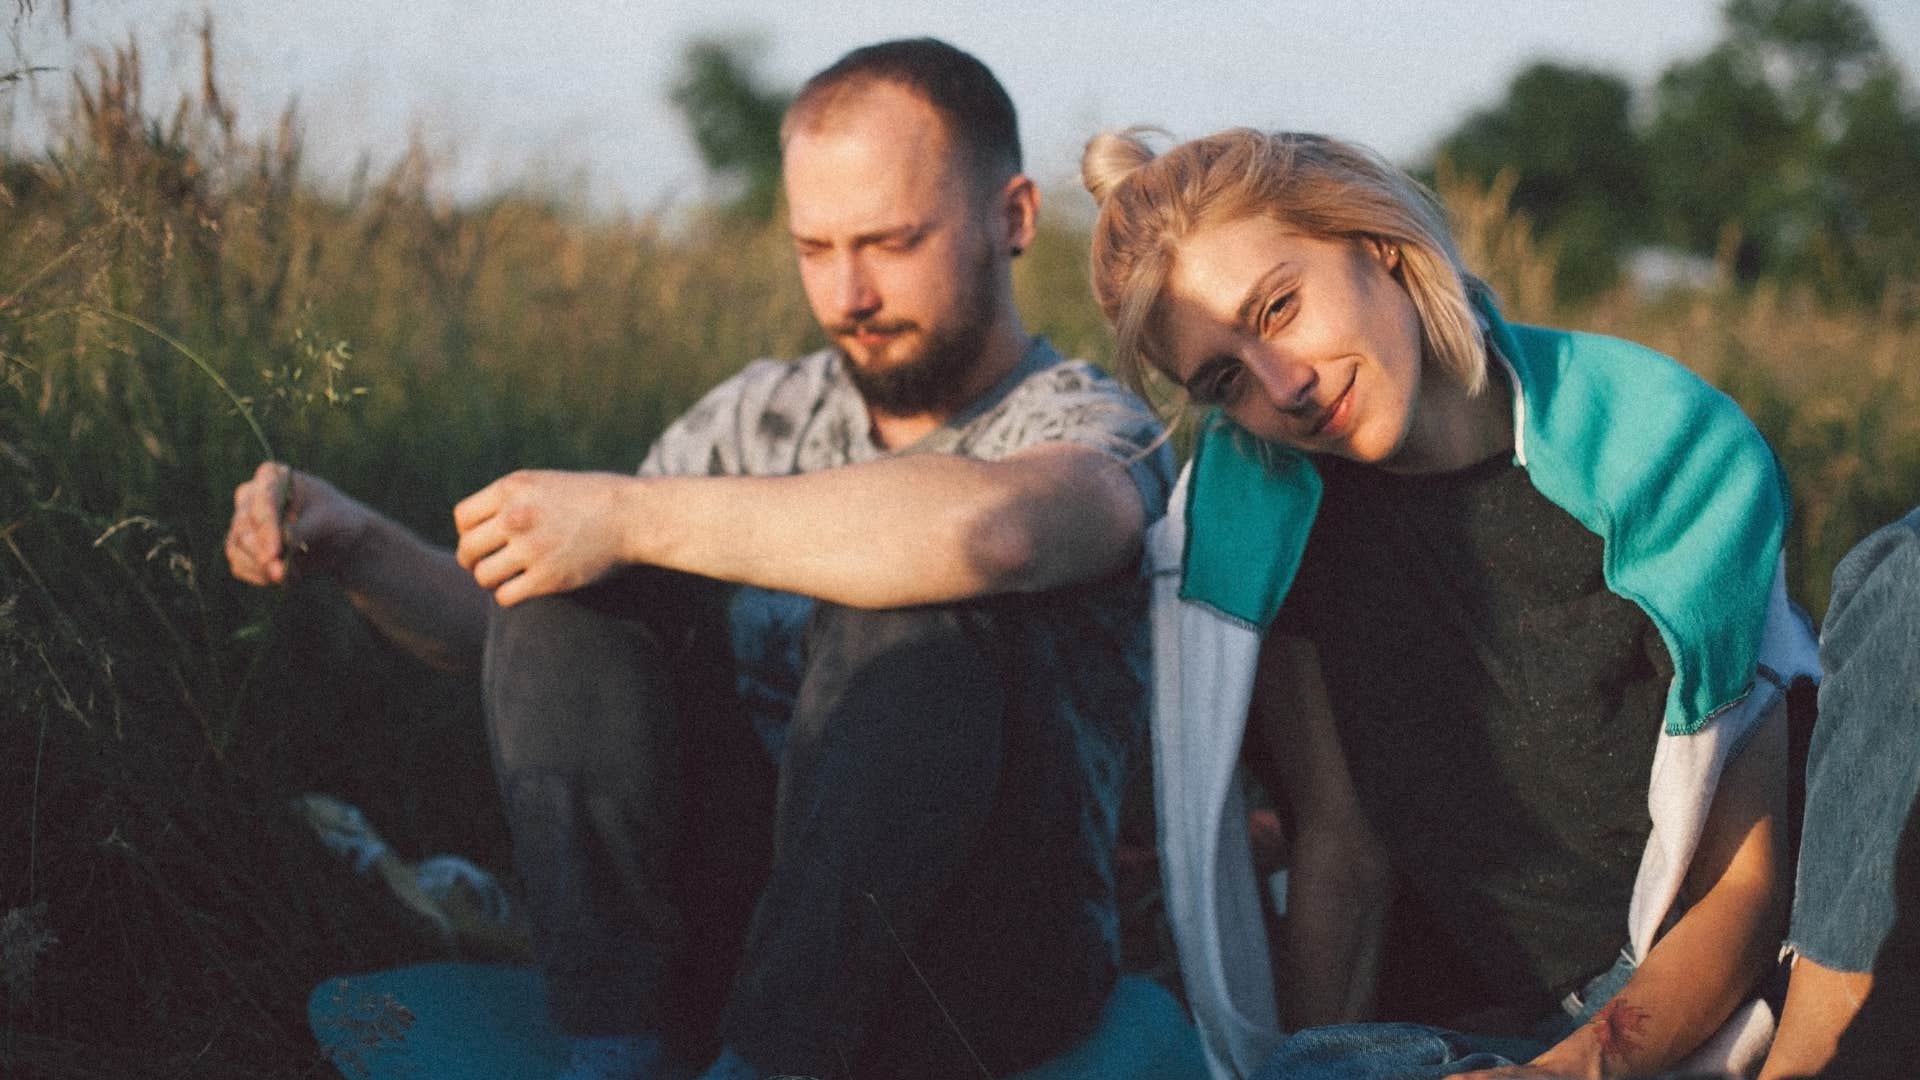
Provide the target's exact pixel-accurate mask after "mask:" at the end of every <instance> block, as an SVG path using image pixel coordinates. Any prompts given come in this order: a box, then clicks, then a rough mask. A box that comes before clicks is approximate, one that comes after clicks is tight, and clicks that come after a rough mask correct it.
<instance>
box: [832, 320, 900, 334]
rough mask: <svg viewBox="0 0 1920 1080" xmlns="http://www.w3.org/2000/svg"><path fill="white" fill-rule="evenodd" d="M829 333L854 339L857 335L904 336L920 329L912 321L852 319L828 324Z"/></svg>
mask: <svg viewBox="0 0 1920 1080" xmlns="http://www.w3.org/2000/svg"><path fill="white" fill-rule="evenodd" d="M826 329H827V333H829V334H832V335H833V336H834V337H853V336H854V335H856V334H903V333H906V332H907V331H908V330H917V329H919V324H917V323H915V322H914V321H913V320H912V319H894V320H892V321H890V322H883V321H880V320H877V319H850V320H847V321H845V322H836V323H828V324H827V328H826Z"/></svg>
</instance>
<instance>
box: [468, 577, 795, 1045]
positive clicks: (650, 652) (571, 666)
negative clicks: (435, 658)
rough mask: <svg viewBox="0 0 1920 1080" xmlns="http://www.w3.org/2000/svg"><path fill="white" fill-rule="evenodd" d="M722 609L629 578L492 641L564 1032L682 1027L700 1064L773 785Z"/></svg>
mask: <svg viewBox="0 0 1920 1080" xmlns="http://www.w3.org/2000/svg"><path fill="white" fill-rule="evenodd" d="M723 596H724V593H723V591H722V590H721V587H719V586H717V585H716V584H715V583H711V582H705V581H702V580H701V579H697V578H689V577H687V576H685V575H675V574H671V573H669V572H665V571H654V570H642V571H633V572H628V573H623V574H620V575H617V576H616V577H614V578H612V579H609V580H608V581H606V582H603V583H601V584H598V585H595V586H591V587H589V588H587V589H583V590H579V591H576V592H573V593H568V594H564V595H558V596H546V597H540V598H537V599H534V600H529V601H526V602H524V603H521V604H518V605H516V606H514V607H512V608H506V609H496V611H495V613H494V615H493V618H492V620H491V622H490V625H489V628H488V636H487V647H486V656H485V662H484V667H483V693H484V702H485V713H486V719H487V727H488V739H489V744H490V746H491V749H492V754H493V761H494V768H495V773H496V777H497V779H498V781H499V784H500V791H501V796H502V799H503V800H504V804H505V808H506V814H507V820H508V826H509V828H510V830H511V833H512V838H513V849H514V863H515V868H516V870H517V872H518V874H519V877H520V880H521V885H522V887H523V889H524V890H525V893H526V904H527V914H528V920H529V923H530V926H531V929H532V934H533V944H534V951H535V955H536V959H537V961H538V963H539V966H540V968H541V971H542V974H543V977H544V982H545V985H546V990H547V997H548V1005H549V1010H550V1012H551V1014H552V1016H553V1019H554V1021H555V1023H556V1024H557V1025H558V1026H559V1027H560V1028H561V1029H562V1030H565V1031H568V1032H569V1033H572V1034H579V1035H599V1034H619V1033H628V1032H636V1031H648V1030H651V1031H662V1030H664V1031H666V1032H667V1033H669V1034H674V1033H675V1032H677V1031H679V1030H680V1029H683V1028H684V1029H688V1030H690V1031H692V1032H693V1033H694V1034H693V1035H692V1036H691V1037H692V1038H694V1039H695V1046H696V1047H697V1046H698V1045H699V1043H698V1040H699V1038H700V1035H699V1030H700V1029H701V1028H702V1027H703V1026H704V1027H706V1028H710V1027H711V1025H712V1020H713V1014H714V1013H716V1012H717V1010H718V1007H719V1004H720V1002H721V1000H722V999H723V995H724V992H725V986H726V985H727V983H728V981H729V979H730V977H731V972H732V955H733V953H734V950H736V949H737V941H738V939H739V934H740V932H741V928H742V927H743V926H744V922H745V918H746V914H747V912H748V911H749V910H750V907H751V898H752V896H753V895H754V893H755V891H756V890H757V888H758V885H759V882H760V880H761V878H762V876H763V875H764V872H765V866H766V860H767V854H766V846H767V845H766V842H765V840H764V833H765V828H766V824H765V823H766V819H767V815H768V814H769V813H770V805H771V790H772V774H771V767H770V766H769V765H767V764H766V762H765V760H764V757H763V755H762V754H760V753H759V751H758V747H757V745H756V744H755V740H754V739H753V737H752V734H751V732H750V731H749V730H748V729H747V727H746V724H745V722H744V720H743V719H741V718H740V717H739V715H738V714H739V709H738V707H737V703H735V702H734V701H733V700H732V687H731V677H732V676H731V666H730V664H729V663H728V662H727V659H726V657H727V645H726V638H725V632H724V625H723V623H722V621H721V617H720V614H719V612H720V610H721V608H720V602H721V600H722V598H723ZM756 764H757V765H758V766H759V767H758V768H757V769H756ZM756 803H757V804H758V806H756ZM716 834H717V835H716ZM690 897H692V898H696V900H695V902H693V903H689V902H688V900H689V898H690ZM729 924H730V925H729ZM703 1010H704V1011H705V1013H706V1014H707V1015H706V1016H704V1017H702V1016H700V1015H699V1014H700V1012H702V1011H703ZM694 1052H698V1050H697V1049H696V1050H695V1051H694Z"/></svg>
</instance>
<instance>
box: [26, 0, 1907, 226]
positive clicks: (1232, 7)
mask: <svg viewBox="0 0 1920 1080" xmlns="http://www.w3.org/2000/svg"><path fill="white" fill-rule="evenodd" d="M1858 2H1860V4H1861V6H1862V7H1863V8H1864V9H1866V10H1867V12H1868V13H1869V15H1870V17H1871V18H1872V19H1873V21H1874V23H1875V26H1876V28H1877V29H1878V30H1879V32H1880V34H1881V37H1882V39H1883V40H1884V41H1885V42H1886V43H1887V45H1888V46H1889V48H1890V49H1891V51H1892V52H1893V53H1894V55H1895V56H1896V57H1898V58H1899V60H1900V62H1901V63H1902V65H1903V66H1904V67H1905V69H1906V72H1907V74H1908V76H1909V79H1910V80H1912V79H1914V78H1915V77H1916V75H1917V74H1920V3H1916V2H1915V0H1858ZM18 3H19V0H15V4H14V5H8V6H9V7H12V6H17V4H18ZM72 5H73V9H74V10H73V32H72V34H71V35H68V34H67V33H66V32H65V31H64V30H63V29H62V28H61V26H60V21H59V18H58V11H59V6H60V0H34V3H33V10H32V11H31V13H29V14H28V15H26V16H25V17H24V19H23V18H22V17H21V16H19V15H18V14H15V15H14V16H13V18H12V19H11V26H12V31H13V32H12V38H13V42H12V48H13V50H14V57H13V62H12V63H7V62H5V61H4V60H0V70H7V69H12V68H15V67H18V66H20V58H21V57H24V58H25V60H26V61H28V62H31V63H33V64H36V65H52V66H55V67H59V68H62V69H71V68H72V67H73V66H74V65H75V64H77V63H80V62H82V61H83V60H84V57H85V56H86V54H87V51H88V50H89V49H93V48H96V47H99V46H102V45H108V44H112V43H116V42H124V41H125V40H127V39H128V37H129V36H132V37H133V38H134V39H136V40H137V41H138V42H139V43H140V46H141V49H142V53H143V60H144V64H143V67H144V70H145V73H146V83H147V102H148V105H149V107H150V108H155V109H158V108H159V107H160V106H161V105H162V104H163V103H168V102H171V101H172V100H174V99H175V98H176V96H177V95H178V93H179V92H180V90H181V89H184V88H190V87H196V86H197V85H198V83H199V79H200V61H199V45H198V42H197V40H196V38H195V36H194V31H195V28H196V27H197V26H198V25H199V23H200V20H201V19H202V18H203V17H204V16H205V15H206V14H209V13H210V14H211V15H212V17H213V20H214V25H215V29H216V36H217V39H218V44H219V49H218V53H219V80H220V84H221V87H222V89H223V91H224V94H225V96H226V98H227V99H228V101H229V103H230V104H232V105H233V106H234V107H235V108H236V110H237V112H238V115H239V123H240V126H241V127H242V128H243V129H245V130H249V131H264V130H270V129H271V128H272V127H274V126H275V125H276V124H277V122H278V119H279V116H280V113H281V112H282V110H283V109H284V108H285V107H286V106H287V104H288V103H289V102H293V103H296V104H297V110H298V116H299V118H300V120H301V123H302V127H303V130H304V145H305V150H306V161H307V164H308V167H309V170H310V172H311V173H312V174H313V175H314V176H315V177H316V178H318V179H320V180H321V181H323V182H340V181H341V180H342V179H343V178H344V177H346V176H348V175H350V174H351V173H352V171H353V169H354V167H355V166H356V164H357V163H359V162H360V161H361V160H363V159H365V160H367V161H369V162H370V163H371V164H372V165H373V167H374V168H375V169H376V170H378V169H379V168H380V167H381V166H383V165H384V164H388V163H391V162H392V161H393V160H395V159H396V158H397V157H399V156H400V155H401V154H402V153H403V152H404V151H405V149H406V147H407V145H408V143H409V140H410V139H414V138H418V139H420V140H421V141H422V143H423V144H424V146H425V147H426V148H427V149H428V150H429V151H430V152H431V153H432V154H433V155H434V157H435V158H436V159H437V161H438V163H439V164H440V166H441V168H440V169H439V170H438V171H437V175H438V176H439V177H440V178H441V182H442V183H443V184H444V187H445V193H446V194H447V195H449V196H451V197H455V198H471V197H475V196H478V195H482V194H485V193H487V192H489V191H496V190H499V189H501V188H504V187H508V186H514V185H521V186H532V187H535V188H538V189H541V190H544V191H548V192H554V193H559V194H563V195H566V196H568V197H572V198H576V199H578V200H580V201H582V202H584V203H585V204H586V205H588V206H591V207H594V208H596V209H621V208H625V209H630V210H634V211H638V212H646V211H650V210H655V209H662V208H671V207H673V206H676V205H686V204H688V203H690V202H693V201H695V200H698V199H700V198H702V197H704V196H708V195H711V194H713V192H714V189H713V188H712V186H711V184H710V181H709V180H708V178H707V177H706V176H705V175H704V173H703V171H702V169H701V167H700V164H699V159H698V156H697V155H696V153H695V151H694V148H693V145H692V143H691V141H690V140H689V138H688V137H687V135H686V132H685V130H684V128H683V127H682V126H681V124H680V121H679V117H678V115H677V114H676V113H675V112H674V111H673V109H672V106H671V105H670V104H669V102H668V100H667V89H668V87H670V86H671V85H672V82H673V78H674V74H675V70H676V63H677V60H678V57H679V55H680V51H681V49H682V48H683V46H684V45H685V43H686V42H687V41H689V40H690V39H692V38H695V37H699V36H715V35H720V36H745V37H747V38H748V39H749V40H752V41H755V42H757V47H758V49H759V54H758V55H759V57H760V65H761V71H762V72H763V74H764V76H765V77H766V79H767V80H768V81H769V82H770V83H773V84H776V85H782V86H787V87H791V86H793V85H796V84H798V83H799V82H800V81H802V80H803V79H805V78H806V76H807V75H809V74H811V73H812V72H813V71H815V70H817V69H819V68H821V67H824V66H825V65H826V64H828V63H830V62H831V61H832V60H833V59H834V58H836V57H838V56H839V55H840V54H841V53H843V52H845V51H846V50H848V49H850V48H853V47H855V46H858V45H862V44H866V43H869V42H872V41H877V40H883V39H885V38H890V37H900V36H907V35H917V34H931V35H934V36H936V37H941V38H945V39H946V40H948V41H951V42H953V43H954V44H956V45H959V46H960V47H962V48H964V49H967V50H968V51H970V52H972V53H974V54H975V55H976V56H978V57H980V58H981V59H982V60H984V61H985V62H986V63H987V64H988V66H990V67H991V68H993V70H994V71H995V72H996V73H997V74H998V75H999V77H1000V79H1001V81H1002V82H1003V83H1005V84H1006V86H1007V89H1008V92H1009V93H1010V94H1011V95H1012V97H1013V99H1014V102H1015V104H1016V105H1017V107H1018V108H1019V110H1020V114H1021V127H1022V134H1023V137H1024V140H1025V143H1026V151H1027V159H1028V166H1029V170H1028V171H1029V172H1031V173H1032V174H1033V175H1034V176H1035V177H1036V178H1037V179H1038V180H1039V181H1040V182H1041V185H1042V189H1043V191H1044V192H1045V193H1046V195H1047V197H1048V198H1049V199H1052V200H1054V201H1055V203H1056V205H1064V206H1066V207H1067V208H1069V209H1071V208H1072V207H1074V206H1078V205H1081V204H1082V203H1084V204H1085V205H1087V206H1090V205H1091V204H1090V200H1087V197H1086V196H1085V194H1084V193H1083V192H1081V191H1080V189H1079V186H1078V184H1077V183H1076V182H1075V179H1074V177H1075V176H1076V162H1077V160H1078V156H1079V151H1080V147H1081V146H1082V145H1083V144H1084V142H1085V141H1086V138H1087V137H1088V136H1089V135H1091V134H1092V133H1094V132H1095V131H1098V130H1101V129H1104V128H1109V127H1116V126H1122V125H1127V124H1136V123H1147V124H1154V125H1157V126H1160V127H1163V128H1166V129H1168V130H1169V131H1171V132H1172V133H1173V134H1174V135H1176V136H1178V137H1183V138H1184V137H1192V136H1197V135H1203V134H1207V133H1209V132H1211V131H1215V130H1218V129H1220V128H1223V127H1228V126H1233V125H1239V124H1246V125H1252V126H1255V127H1265V128H1294V129H1301V130H1314V131H1322V132H1326V133H1329V134H1336V135H1341V136H1344V137H1346V138H1350V139H1355V140H1358V141H1360V142H1364V143H1367V144H1369V145H1371V146H1373V147H1374V148H1376V149H1378V150H1379V151H1381V152H1382V153H1384V154H1386V155H1387V156H1388V157H1389V158H1392V159H1394V160H1397V161H1401V162H1405V163H1411V162H1414V161H1416V160H1418V159H1420V158H1422V157H1423V156H1424V155H1426V154H1427V153H1428V152H1429V151H1430V150H1431V149H1432V147H1433V146H1434V145H1435V143H1437V142H1438V140H1439V139H1440V138H1441V136H1443V135H1444V134H1445V133H1446V132H1447V131H1448V130H1449V129H1451V128H1452V127H1453V126H1454V125H1455V124H1457V123H1458V122H1459V121H1460V120H1461V119H1462V118H1463V117H1465V116H1466V115H1467V114H1468V113H1469V112H1471V111H1472V110H1473V109H1475V108H1480V107H1485V106H1488V105H1491V104H1493V103H1495V102H1497V101H1498V100H1500V98H1501V96H1502V95H1503V93H1504V91H1505V88H1506V86H1507V84H1508V82H1509V81H1510V80H1511V79H1512V77H1513V75H1514V74H1515V73H1516V72H1518V71H1519V70H1520V69H1521V68H1522V67H1524V66H1525V65H1526V64H1528V63H1530V62H1532V61H1534V60H1539V59H1550V60H1554V61H1557V62H1561V63H1573V64H1580V65H1585V66H1589V67H1596V68H1600V69H1603V70H1607V71H1612V72H1614V73H1617V74H1619V75H1621V76H1622V77H1624V78H1626V79H1627V80H1628V81H1629V83H1630V84H1632V85H1634V86H1635V87H1636V88H1645V87H1648V86H1650V85H1651V84H1652V83H1653V81H1654V80H1655V79H1656V78H1657V77H1658V75H1659V73H1660V72H1661V71H1662V70H1663V69H1664V68H1665V67H1666V66H1667V65H1668V64H1670V63H1672V62H1673V61H1674V60H1676V59H1679V58H1682V57H1688V56H1695V55H1698V54H1699V53H1701V52H1703V51H1705V49H1707V48H1708V47H1709V46H1710V45H1711V44H1712V43H1713V42H1714V41H1715V40H1717V39H1718V38H1719V36H1720V32H1721V24H1720V18H1719V9H1720V0H1604V2H1601V0H1349V2H1328V0H1322V2H1320V3H1303V2H1296V0H1264V2H1259V0H1184V2H1181V0H1174V2H1168V0H1102V2H1100V3H1097V4H1093V3H1078V4H1069V3H1056V2H1049V0H974V2H971V3H968V2H964V0H963V2H949V3H935V2H931V0H894V2H888V3H853V2H849V0H817V2H815V3H810V4H798V3H791V2H788V3H750V2H745V0H697V2H691V0H543V2H540V3H532V2H528V0H405V2H402V3H391V4H381V3H368V2H367V0H213V2H210V3H209V2H205V0H202V2H182V0H72ZM64 86H65V79H64V77H63V76H60V75H55V76H52V77H43V78H41V79H40V80H39V81H38V82H37V84H36V85H34V86H30V87H21V86H18V85H16V86H15V88H14V89H13V90H11V91H6V92H4V95H0V96H4V97H5V98H7V99H9V100H5V101H4V102H0V109H11V110H12V113H13V115H12V116H11V119H9V120H7V121H6V126H5V129H4V132H3V133H4V135H5V137H6V139H7V142H8V145H10V146H11V147H12V150H13V152H16V153H17V152H22V151H23V150H31V149H33V148H34V147H37V146H40V145H44V143H45V141H46V138H47V135H46V130H47V129H46V127H45V125H44V123H43V122H41V121H40V120H39V119H38V118H39V117H41V116H43V115H44V113H45V112H46V110H48V109H53V108H58V107H59V106H58V100H59V97H60V95H61V94H62V93H63V92H64Z"/></svg>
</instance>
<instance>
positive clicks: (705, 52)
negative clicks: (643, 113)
mask: <svg viewBox="0 0 1920 1080" xmlns="http://www.w3.org/2000/svg"><path fill="white" fill-rule="evenodd" d="M757 66H758V65H757V48H756V46H755V45H754V43H753V42H751V41H749V40H746V39H740V38H732V39H721V38H701V39H698V40H695V41H693V42H691V43H689V44H688V45H687V47H686V50H685V52H683V53H682V54H681V58H680V73H679V75H678V76H677V77H676V78H675V79H674V83H673V89H672V92H671V99H672V101H673V104H674V105H675V106H676V107H677V108H678V109H679V110H680V114H681V116H682V117H684V118H685V120H686V123H687V128H688V130H689V131H690V132H691V134H692V135H693V142H694V146H695V147H697V148H698V149H699V151H700V159H701V161H702V162H704V163H705V164H706V167H707V169H708V171H709V172H712V173H714V174H715V175H716V176H719V177H722V178H724V179H726V180H728V181H729V182H731V183H733V184H735V185H736V186H737V188H738V194H737V195H735V196H734V197H733V199H732V200H731V201H730V202H729V204H728V208H729V210H730V211H731V212H732V213H734V214H737V215H739V216H741V217H743V218H747V219H749V220H753V221H769V220H771V219H772V217H773V211H774V206H775V204H776V202H777V200H778V198H779V193H780V118H781V117H782V116H783V115H785V113H786V111H787V103H788V102H789V101H791V100H792V98H793V95H792V93H791V92H790V91H786V90H779V89H771V88H768V87H767V86H766V85H765V84H764V83H763V82H762V81H761V79H760V76H759V73H758V72H757V70H756V68H757Z"/></svg>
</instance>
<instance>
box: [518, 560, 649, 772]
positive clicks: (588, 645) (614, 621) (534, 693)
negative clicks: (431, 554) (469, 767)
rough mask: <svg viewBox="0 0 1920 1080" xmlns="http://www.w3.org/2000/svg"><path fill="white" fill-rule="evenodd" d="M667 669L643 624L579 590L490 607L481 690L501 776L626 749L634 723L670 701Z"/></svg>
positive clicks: (586, 764) (580, 762) (576, 765)
mask: <svg viewBox="0 0 1920 1080" xmlns="http://www.w3.org/2000/svg"><path fill="white" fill-rule="evenodd" d="M668 676H669V665H668V661H667V657H666V655H665V650H664V649H663V647H662V645H661V643H660V641H659V639H658V637H657V636H656V635H655V634H654V633H653V632H652V631H651V630H650V629H648V627H647V626H646V625H645V624H644V623H642V622H640V621H638V620H634V619H628V618H623V617H620V616H618V615H615V614H611V613H609V612H607V611H605V610H602V609H599V608H596V607H595V606H594V605H592V604H589V603H584V602H582V598H581V597H579V596H577V595H574V594H562V595H557V596H542V597H536V598H534V599H531V600H527V601H524V602H522V603H519V604H516V605H514V606H513V607H509V608H495V609H494V610H493V613H492V617H491V619H490V620H489V621H488V625H487V641H486V652H485V656H484V659H483V662H482V667H481V678H482V682H481V689H482V697H483V704H484V706H485V710H484V711H485V716H486V721H487V727H488V735H489V737H490V739H491V741H492V743H493V747H494V753H495V756H496V759H497V764H498V767H499V768H500V770H501V772H502V774H503V776H505V775H511V774H513V773H515V772H518V771H520V770H523V769H543V770H558V771H561V772H571V771H574V770H576V769H580V768H593V767H596V766H604V765H606V764H609V763H610V762H612V761H617V760H619V759H621V758H624V757H626V756H628V755H630V754H631V753H632V752H633V750H634V749H636V747H635V744H634V738H635V734H634V729H635V727H636V725H641V724H643V723H645V722H646V721H647V719H648V718H649V717H655V716H664V715H665V714H666V712H667V710H668V709H669V708H670V699H671V694H670V692H669V677H668Z"/></svg>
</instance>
